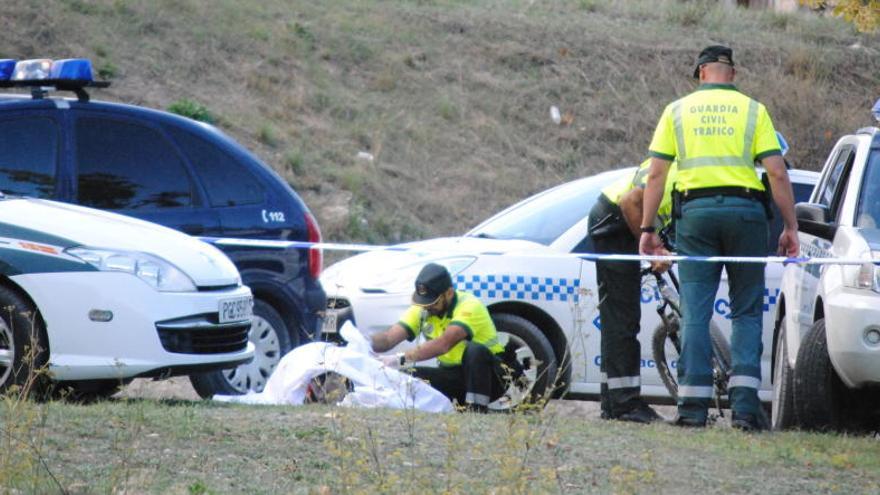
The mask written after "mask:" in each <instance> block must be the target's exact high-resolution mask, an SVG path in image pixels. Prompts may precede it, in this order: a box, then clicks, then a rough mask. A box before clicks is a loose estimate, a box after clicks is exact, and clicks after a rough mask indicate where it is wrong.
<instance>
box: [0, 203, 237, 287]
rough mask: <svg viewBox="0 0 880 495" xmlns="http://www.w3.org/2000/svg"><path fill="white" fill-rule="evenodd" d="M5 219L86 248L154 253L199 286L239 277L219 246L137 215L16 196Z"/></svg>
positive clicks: (4, 206)
mask: <svg viewBox="0 0 880 495" xmlns="http://www.w3.org/2000/svg"><path fill="white" fill-rule="evenodd" d="M0 222H3V223H7V224H10V225H17V226H20V227H22V228H26V229H32V230H36V231H40V232H45V233H47V234H51V235H54V236H57V237H61V238H64V239H67V240H69V241H71V242H72V243H74V244H78V245H82V246H85V247H91V248H105V249H116V250H124V251H140V252H145V253H150V254H153V255H155V256H159V257H161V258H163V259H164V260H166V261H168V262H169V263H171V264H173V265H174V266H176V267H177V268H180V269H181V270H183V272H184V273H186V274H187V275H188V276H189V277H190V278H191V279H192V280H193V282H194V283H195V284H196V285H197V286H200V287H206V286H223V285H234V284H237V283H239V282H240V277H239V274H238V269H237V268H236V267H235V265H234V264H233V263H232V262H231V261H230V260H229V258H227V257H226V255H224V254H223V253H222V252H220V251H219V250H218V249H217V248H215V247H214V246H211V245H209V244H206V243H204V242H202V241H200V240H198V239H196V238H194V237H190V236H188V235H186V234H183V233H181V232H178V231H176V230H173V229H169V228H167V227H163V226H161V225H157V224H154V223H150V222H146V221H143V220H138V219H136V218H132V217H127V216H124V215H119V214H116V213H110V212H105V211H101V210H95V209H92V208H85V207H82V206H76V205H71V204H67V203H59V202H55V201H48V200H42V199H34V198H14V199H5V200H2V201H0Z"/></svg>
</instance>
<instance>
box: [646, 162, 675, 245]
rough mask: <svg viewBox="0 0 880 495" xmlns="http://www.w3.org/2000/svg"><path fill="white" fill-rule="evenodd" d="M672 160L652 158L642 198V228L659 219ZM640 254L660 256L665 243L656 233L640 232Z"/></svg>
mask: <svg viewBox="0 0 880 495" xmlns="http://www.w3.org/2000/svg"><path fill="white" fill-rule="evenodd" d="M670 163H672V162H671V161H670V160H664V159H663V158H657V157H656V156H653V157H651V169H650V171H649V172H648V182H647V184H646V185H645V192H644V194H643V197H642V223H641V226H651V225H654V220H655V219H656V218H657V210H658V209H659V208H660V201H661V200H662V199H663V190H664V188H665V186H666V174H667V173H669V164H670ZM640 234H641V235H640V239H639V252H640V253H642V254H659V251H660V250H661V249H663V241H661V240H660V236H659V235H657V233H656V232H653V233H648V232H644V233H642V232H640Z"/></svg>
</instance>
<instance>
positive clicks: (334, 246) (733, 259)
mask: <svg viewBox="0 0 880 495" xmlns="http://www.w3.org/2000/svg"><path fill="white" fill-rule="evenodd" d="M200 239H202V240H204V241H206V242H209V243H211V244H215V245H219V246H237V247H246V248H259V249H273V250H274V249H277V250H284V249H322V250H327V251H352V252H368V251H391V252H395V251H397V252H409V253H414V254H435V253H442V254H450V255H459V256H461V255H471V256H473V255H480V256H506V255H509V256H517V257H520V258H531V257H533V258H580V259H584V260H587V261H673V262H681V261H693V262H702V263H762V264H764V263H781V264H783V265H788V264H797V265H865V264H873V265H877V266H880V259H863V258H832V257H801V256H795V257H789V256H685V255H680V254H671V255H643V254H601V253H528V252H523V251H515V252H507V251H474V250H466V251H465V250H461V251H457V250H439V249H425V248H422V247H413V246H407V245H404V244H398V245H392V246H386V245H374V244H341V243H334V242H304V241H273V240H269V239H236V238H229V237H200Z"/></svg>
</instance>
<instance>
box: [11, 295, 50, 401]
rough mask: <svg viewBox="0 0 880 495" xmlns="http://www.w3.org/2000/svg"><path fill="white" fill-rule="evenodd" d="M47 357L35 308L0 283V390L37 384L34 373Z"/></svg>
mask: <svg viewBox="0 0 880 495" xmlns="http://www.w3.org/2000/svg"><path fill="white" fill-rule="evenodd" d="M48 359H49V342H48V337H47V336H46V329H45V326H44V324H43V319H42V318H41V317H40V315H39V314H37V311H36V308H34V306H33V305H32V304H31V303H30V301H27V300H26V299H25V298H23V297H22V296H20V295H19V294H18V293H16V292H15V291H13V290H11V289H9V288H7V287H2V286H0V393H2V392H5V391H7V390H9V389H10V387H15V386H18V387H21V388H22V389H23V391H24V392H25V393H28V392H31V391H34V388H37V386H39V385H41V384H40V383H38V380H37V379H38V377H37V373H38V372H39V370H40V369H42V368H43V367H44V366H45V365H46V363H47V362H48Z"/></svg>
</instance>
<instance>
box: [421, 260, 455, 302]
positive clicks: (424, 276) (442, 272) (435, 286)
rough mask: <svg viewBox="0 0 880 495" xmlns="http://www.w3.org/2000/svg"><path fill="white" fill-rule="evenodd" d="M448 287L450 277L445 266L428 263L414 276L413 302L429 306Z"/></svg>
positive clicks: (449, 285)
mask: <svg viewBox="0 0 880 495" xmlns="http://www.w3.org/2000/svg"><path fill="white" fill-rule="evenodd" d="M450 287H452V277H451V276H450V275H449V271H447V270H446V267H444V266H443V265H438V264H437V263H428V264H427V265H425V266H424V267H423V268H422V271H420V272H419V276H418V277H416V290H415V292H413V296H412V301H413V304H417V305H419V306H430V305H431V304H433V303H434V301H436V300H437V298H439V297H440V295H441V294H443V293H444V292H446V290H447V289H449V288H450Z"/></svg>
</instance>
